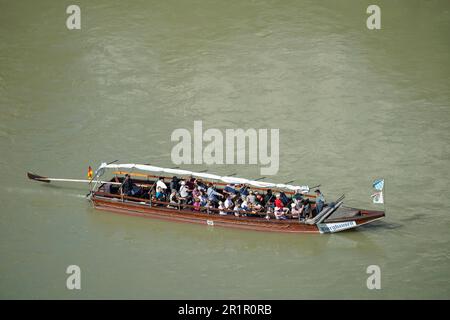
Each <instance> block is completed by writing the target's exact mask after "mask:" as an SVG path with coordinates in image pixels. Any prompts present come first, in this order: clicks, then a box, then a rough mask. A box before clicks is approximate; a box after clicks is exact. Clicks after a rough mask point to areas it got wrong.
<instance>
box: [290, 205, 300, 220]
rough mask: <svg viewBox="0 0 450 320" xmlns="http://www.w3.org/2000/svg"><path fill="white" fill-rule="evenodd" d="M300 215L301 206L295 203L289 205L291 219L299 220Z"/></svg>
mask: <svg viewBox="0 0 450 320" xmlns="http://www.w3.org/2000/svg"><path fill="white" fill-rule="evenodd" d="M301 213H302V210H301V204H300V203H299V202H297V203H295V202H294V203H291V214H292V218H293V219H300V214H301Z"/></svg>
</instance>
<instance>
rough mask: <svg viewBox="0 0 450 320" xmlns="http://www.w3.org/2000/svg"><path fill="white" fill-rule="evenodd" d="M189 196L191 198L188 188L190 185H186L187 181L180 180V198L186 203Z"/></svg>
mask: <svg viewBox="0 0 450 320" xmlns="http://www.w3.org/2000/svg"><path fill="white" fill-rule="evenodd" d="M188 198H189V189H188V187H186V182H185V181H181V182H180V199H181V200H183V202H185V203H186V202H187V200H188Z"/></svg>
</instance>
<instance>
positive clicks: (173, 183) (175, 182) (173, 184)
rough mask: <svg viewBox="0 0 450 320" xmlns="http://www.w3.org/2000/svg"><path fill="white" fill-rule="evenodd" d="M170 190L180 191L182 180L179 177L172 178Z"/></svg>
mask: <svg viewBox="0 0 450 320" xmlns="http://www.w3.org/2000/svg"><path fill="white" fill-rule="evenodd" d="M169 187H170V190H171V191H172V190H176V191H178V190H179V189H180V179H178V177H177V176H173V177H172V181H170V184H169Z"/></svg>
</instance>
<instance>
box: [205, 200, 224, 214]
mask: <svg viewBox="0 0 450 320" xmlns="http://www.w3.org/2000/svg"><path fill="white" fill-rule="evenodd" d="M209 202H210V203H211V201H209ZM218 209H219V210H220V211H219V214H220V215H221V216H226V215H227V213H226V212H225V211H223V210H224V209H225V207H224V205H223V202H222V201H219V207H218Z"/></svg>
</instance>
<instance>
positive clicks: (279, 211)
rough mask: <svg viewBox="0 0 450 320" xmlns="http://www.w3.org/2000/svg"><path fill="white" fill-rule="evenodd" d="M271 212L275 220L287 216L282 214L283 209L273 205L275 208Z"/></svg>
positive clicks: (283, 218)
mask: <svg viewBox="0 0 450 320" xmlns="http://www.w3.org/2000/svg"><path fill="white" fill-rule="evenodd" d="M273 213H274V214H275V218H276V219H277V220H286V219H287V217H286V216H285V214H284V210H283V209H282V208H279V207H275V210H274V212H273Z"/></svg>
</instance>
